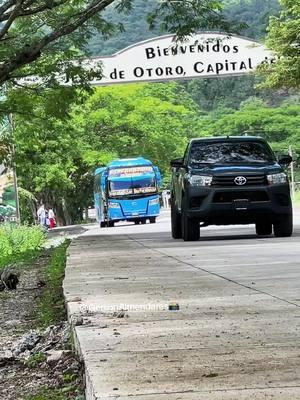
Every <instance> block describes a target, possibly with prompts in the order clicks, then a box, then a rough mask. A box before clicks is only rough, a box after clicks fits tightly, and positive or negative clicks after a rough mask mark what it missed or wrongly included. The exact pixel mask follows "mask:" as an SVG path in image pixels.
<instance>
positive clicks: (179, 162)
mask: <svg viewBox="0 0 300 400" xmlns="http://www.w3.org/2000/svg"><path fill="white" fill-rule="evenodd" d="M170 165H171V167H172V168H181V167H183V158H174V159H173V160H171V162H170Z"/></svg>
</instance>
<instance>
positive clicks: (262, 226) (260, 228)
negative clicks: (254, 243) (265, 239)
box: [255, 221, 272, 236]
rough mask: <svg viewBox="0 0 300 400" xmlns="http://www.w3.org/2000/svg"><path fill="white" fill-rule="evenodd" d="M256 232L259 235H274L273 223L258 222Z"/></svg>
mask: <svg viewBox="0 0 300 400" xmlns="http://www.w3.org/2000/svg"><path fill="white" fill-rule="evenodd" d="M255 228H256V234H257V235H258V236H268V235H272V224H271V223H270V222H268V221H267V222H258V223H257V224H256V225H255Z"/></svg>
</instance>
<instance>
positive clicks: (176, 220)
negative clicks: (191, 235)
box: [171, 201, 182, 239]
mask: <svg viewBox="0 0 300 400" xmlns="http://www.w3.org/2000/svg"><path fill="white" fill-rule="evenodd" d="M171 229H172V238H173V239H181V238H182V230H181V217H180V214H179V213H178V212H177V210H176V206H175V205H174V203H173V201H171Z"/></svg>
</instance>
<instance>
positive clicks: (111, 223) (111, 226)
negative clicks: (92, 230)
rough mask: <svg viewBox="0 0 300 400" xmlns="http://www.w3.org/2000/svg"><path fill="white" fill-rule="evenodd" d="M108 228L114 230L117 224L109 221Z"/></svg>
mask: <svg viewBox="0 0 300 400" xmlns="http://www.w3.org/2000/svg"><path fill="white" fill-rule="evenodd" d="M107 226H108V227H109V228H113V227H114V226H115V222H114V221H108V223H107Z"/></svg>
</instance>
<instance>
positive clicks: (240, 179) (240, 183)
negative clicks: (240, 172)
mask: <svg viewBox="0 0 300 400" xmlns="http://www.w3.org/2000/svg"><path fill="white" fill-rule="evenodd" d="M234 183H235V184H236V185H238V186H243V185H246V183H247V179H246V178H245V177H244V176H237V177H236V178H234Z"/></svg>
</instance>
